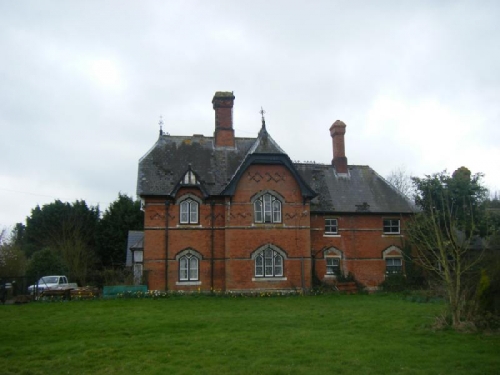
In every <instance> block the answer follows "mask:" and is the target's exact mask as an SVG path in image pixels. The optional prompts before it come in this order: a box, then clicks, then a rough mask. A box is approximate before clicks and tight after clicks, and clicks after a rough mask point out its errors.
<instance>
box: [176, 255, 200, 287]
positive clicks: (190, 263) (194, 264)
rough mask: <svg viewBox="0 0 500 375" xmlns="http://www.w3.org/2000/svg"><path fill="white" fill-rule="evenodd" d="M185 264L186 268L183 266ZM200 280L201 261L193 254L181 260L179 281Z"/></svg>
mask: <svg viewBox="0 0 500 375" xmlns="http://www.w3.org/2000/svg"><path fill="white" fill-rule="evenodd" d="M183 263H184V264H185V266H183ZM199 280H200V259H199V258H198V257H197V256H196V255H194V254H191V253H188V254H184V255H183V256H181V257H180V258H179V281H199Z"/></svg>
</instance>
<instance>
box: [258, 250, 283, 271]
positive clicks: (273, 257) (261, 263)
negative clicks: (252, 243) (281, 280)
mask: <svg viewBox="0 0 500 375" xmlns="http://www.w3.org/2000/svg"><path fill="white" fill-rule="evenodd" d="M282 276H283V256H282V255H281V254H280V253H278V252H277V251H276V250H273V249H271V248H269V247H268V248H266V249H264V250H262V251H260V252H259V253H257V254H256V256H255V277H282Z"/></svg>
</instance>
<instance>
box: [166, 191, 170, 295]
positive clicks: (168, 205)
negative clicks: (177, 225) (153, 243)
mask: <svg viewBox="0 0 500 375" xmlns="http://www.w3.org/2000/svg"><path fill="white" fill-rule="evenodd" d="M169 211H170V201H168V200H166V201H165V291H167V290H168V219H169V216H170V212H169Z"/></svg>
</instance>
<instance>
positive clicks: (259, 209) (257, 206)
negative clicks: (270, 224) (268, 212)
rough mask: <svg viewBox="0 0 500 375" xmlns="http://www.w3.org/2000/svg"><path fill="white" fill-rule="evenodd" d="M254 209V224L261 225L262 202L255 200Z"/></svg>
mask: <svg viewBox="0 0 500 375" xmlns="http://www.w3.org/2000/svg"><path fill="white" fill-rule="evenodd" d="M254 208H255V222H256V223H262V202H261V201H260V200H256V201H255V203H254Z"/></svg>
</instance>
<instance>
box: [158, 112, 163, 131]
mask: <svg viewBox="0 0 500 375" xmlns="http://www.w3.org/2000/svg"><path fill="white" fill-rule="evenodd" d="M158 125H160V136H162V135H163V116H160V121H158Z"/></svg>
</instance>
